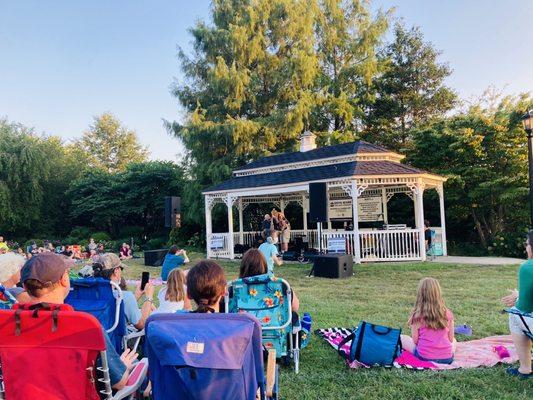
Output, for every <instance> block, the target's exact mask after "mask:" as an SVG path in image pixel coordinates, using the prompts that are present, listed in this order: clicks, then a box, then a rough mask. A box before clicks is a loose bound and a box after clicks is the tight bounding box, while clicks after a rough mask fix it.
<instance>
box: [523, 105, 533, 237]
mask: <svg viewBox="0 0 533 400" xmlns="http://www.w3.org/2000/svg"><path fill="white" fill-rule="evenodd" d="M522 123H523V124H524V130H525V131H526V133H527V149H528V161H529V218H530V221H531V227H533V135H532V126H533V110H529V111H528V112H526V114H525V115H524V116H523V117H522Z"/></svg>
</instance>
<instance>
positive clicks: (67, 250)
mask: <svg viewBox="0 0 533 400" xmlns="http://www.w3.org/2000/svg"><path fill="white" fill-rule="evenodd" d="M61 254H62V255H64V256H65V257H70V258H72V257H73V256H74V251H73V250H72V246H66V247H65V250H63V252H62V253H61Z"/></svg>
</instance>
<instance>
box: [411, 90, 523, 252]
mask: <svg viewBox="0 0 533 400" xmlns="http://www.w3.org/2000/svg"><path fill="white" fill-rule="evenodd" d="M491 103H493V102H492V101H491ZM528 104H529V107H531V106H532V105H533V102H532V100H531V99H530V98H528V97H526V96H521V97H519V98H514V97H506V98H503V99H501V100H500V101H499V102H497V103H495V105H490V104H486V103H485V104H484V103H480V104H476V105H473V106H471V107H470V108H469V109H468V110H467V111H465V112H462V113H459V114H458V115H455V116H453V117H450V118H446V119H441V120H440V121H437V122H434V123H432V124H431V125H429V126H428V127H424V128H420V129H418V130H416V131H415V132H414V133H413V146H412V149H411V150H410V151H409V153H408V160H409V161H410V162H411V163H413V164H414V165H416V166H417V167H420V168H423V169H427V170H430V171H433V172H436V173H440V174H443V175H445V176H447V177H448V179H449V180H448V182H447V183H446V186H445V189H446V203H447V219H448V221H450V228H451V232H452V234H451V235H449V238H450V240H453V238H454V236H453V235H454V234H456V235H457V236H458V237H459V238H461V239H464V238H465V235H464V233H465V232H468V229H465V228H467V227H471V231H472V232H476V233H477V236H478V240H479V242H480V243H481V244H482V245H483V246H485V247H489V246H491V244H492V243H493V240H494V238H495V236H496V235H499V234H502V233H510V232H516V233H517V234H520V235H522V230H523V228H525V227H526V226H527V224H528V218H529V216H528V211H527V210H528V208H527V204H528V200H527V196H528V184H527V182H528V180H527V179H528V177H527V142H526V138H525V134H524V131H523V129H522V127H521V122H520V116H521V115H523V112H524V110H526V109H528ZM520 244H521V243H520Z"/></svg>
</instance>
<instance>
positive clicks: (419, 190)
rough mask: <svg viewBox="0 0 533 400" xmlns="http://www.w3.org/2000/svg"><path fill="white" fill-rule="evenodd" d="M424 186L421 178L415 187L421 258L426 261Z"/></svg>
mask: <svg viewBox="0 0 533 400" xmlns="http://www.w3.org/2000/svg"><path fill="white" fill-rule="evenodd" d="M424 188H425V184H424V183H423V182H422V181H421V180H420V179H419V180H418V183H417V184H416V188H415V197H416V210H417V217H418V218H417V219H418V221H417V222H418V223H417V228H418V239H419V246H420V258H421V259H422V261H426V239H425V235H424V233H425V232H424Z"/></svg>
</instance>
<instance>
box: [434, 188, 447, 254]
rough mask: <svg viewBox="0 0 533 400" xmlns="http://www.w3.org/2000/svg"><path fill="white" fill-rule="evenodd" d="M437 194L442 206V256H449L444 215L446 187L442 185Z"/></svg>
mask: <svg viewBox="0 0 533 400" xmlns="http://www.w3.org/2000/svg"><path fill="white" fill-rule="evenodd" d="M437 193H438V194H439V205H440V229H441V236H442V255H443V256H447V255H448V247H447V246H446V216H445V215H444V185H443V184H442V183H441V184H439V186H438V187H437Z"/></svg>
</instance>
